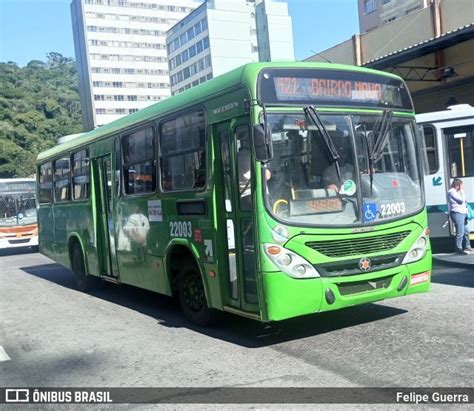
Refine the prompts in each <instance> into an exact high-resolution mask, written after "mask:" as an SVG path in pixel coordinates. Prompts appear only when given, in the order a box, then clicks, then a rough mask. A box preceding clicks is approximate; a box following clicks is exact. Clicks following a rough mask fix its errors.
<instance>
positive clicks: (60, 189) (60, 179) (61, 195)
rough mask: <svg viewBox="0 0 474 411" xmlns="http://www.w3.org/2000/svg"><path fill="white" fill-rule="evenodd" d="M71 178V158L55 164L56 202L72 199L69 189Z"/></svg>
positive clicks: (60, 160)
mask: <svg viewBox="0 0 474 411" xmlns="http://www.w3.org/2000/svg"><path fill="white" fill-rule="evenodd" d="M70 177H71V166H70V162H69V157H63V158H60V159H58V160H56V161H55V162H54V198H55V201H56V202H62V201H68V200H70V199H71V196H70V195H71V193H70V189H69V187H70V186H71V183H70Z"/></svg>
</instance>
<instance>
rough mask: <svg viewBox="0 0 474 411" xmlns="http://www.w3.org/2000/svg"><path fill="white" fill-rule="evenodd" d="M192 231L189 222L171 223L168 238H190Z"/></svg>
mask: <svg viewBox="0 0 474 411" xmlns="http://www.w3.org/2000/svg"><path fill="white" fill-rule="evenodd" d="M192 236H193V230H192V226H191V222H190V221H171V222H170V237H192Z"/></svg>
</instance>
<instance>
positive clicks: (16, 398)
mask: <svg viewBox="0 0 474 411" xmlns="http://www.w3.org/2000/svg"><path fill="white" fill-rule="evenodd" d="M29 401H30V390H29V389H28V388H16V389H5V402H29Z"/></svg>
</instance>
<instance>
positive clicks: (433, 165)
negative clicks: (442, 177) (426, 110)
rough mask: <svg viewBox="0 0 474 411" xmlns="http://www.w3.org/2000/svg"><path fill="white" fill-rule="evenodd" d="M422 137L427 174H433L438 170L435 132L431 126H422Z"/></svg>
mask: <svg viewBox="0 0 474 411" xmlns="http://www.w3.org/2000/svg"><path fill="white" fill-rule="evenodd" d="M423 135H424V137H425V150H426V158H427V160H428V174H434V173H436V172H437V171H438V169H439V162H438V150H437V145H436V130H435V128H434V127H433V126H423Z"/></svg>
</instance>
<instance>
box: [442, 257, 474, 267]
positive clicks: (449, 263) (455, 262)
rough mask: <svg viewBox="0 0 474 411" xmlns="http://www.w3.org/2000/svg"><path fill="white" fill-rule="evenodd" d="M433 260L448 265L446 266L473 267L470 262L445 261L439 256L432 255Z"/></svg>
mask: <svg viewBox="0 0 474 411" xmlns="http://www.w3.org/2000/svg"><path fill="white" fill-rule="evenodd" d="M433 262H436V263H438V264H440V265H444V266H448V267H461V268H473V269H474V264H471V263H463V262H459V261H446V260H443V259H440V258H435V257H433Z"/></svg>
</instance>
